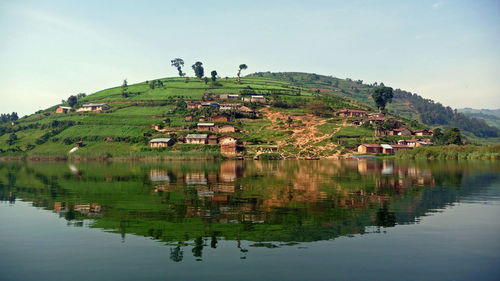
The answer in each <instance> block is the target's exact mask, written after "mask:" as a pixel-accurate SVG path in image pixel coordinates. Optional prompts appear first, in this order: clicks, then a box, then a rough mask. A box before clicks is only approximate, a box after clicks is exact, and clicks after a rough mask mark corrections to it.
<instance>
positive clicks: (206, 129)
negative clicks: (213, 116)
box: [197, 126, 215, 132]
mask: <svg viewBox="0 0 500 281" xmlns="http://www.w3.org/2000/svg"><path fill="white" fill-rule="evenodd" d="M214 129H215V126H211V127H208V126H198V127H197V130H198V131H210V132H213V131H214Z"/></svg>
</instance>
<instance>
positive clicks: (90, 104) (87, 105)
mask: <svg viewBox="0 0 500 281" xmlns="http://www.w3.org/2000/svg"><path fill="white" fill-rule="evenodd" d="M89 106H108V105H107V104H105V103H86V104H84V105H82V107H89Z"/></svg>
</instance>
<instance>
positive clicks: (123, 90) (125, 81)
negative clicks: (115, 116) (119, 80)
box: [122, 79, 128, 98]
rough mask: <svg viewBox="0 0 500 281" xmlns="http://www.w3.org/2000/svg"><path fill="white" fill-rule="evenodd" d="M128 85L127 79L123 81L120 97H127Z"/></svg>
mask: <svg viewBox="0 0 500 281" xmlns="http://www.w3.org/2000/svg"><path fill="white" fill-rule="evenodd" d="M127 91H128V84H127V79H125V80H123V84H122V97H124V98H126V97H128V93H127Z"/></svg>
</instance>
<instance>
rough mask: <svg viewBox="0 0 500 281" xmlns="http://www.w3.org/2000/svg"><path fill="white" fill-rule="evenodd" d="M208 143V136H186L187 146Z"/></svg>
mask: <svg viewBox="0 0 500 281" xmlns="http://www.w3.org/2000/svg"><path fill="white" fill-rule="evenodd" d="M207 142H208V134H189V135H187V136H186V143H188V144H206V143H207Z"/></svg>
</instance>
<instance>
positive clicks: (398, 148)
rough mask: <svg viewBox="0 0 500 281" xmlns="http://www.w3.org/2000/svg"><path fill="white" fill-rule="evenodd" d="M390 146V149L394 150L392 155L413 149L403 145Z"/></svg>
mask: <svg viewBox="0 0 500 281" xmlns="http://www.w3.org/2000/svg"><path fill="white" fill-rule="evenodd" d="M391 146H392V149H394V153H396V152H398V151H401V150H407V149H412V148H413V147H411V146H407V145H403V144H393V145H391Z"/></svg>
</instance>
